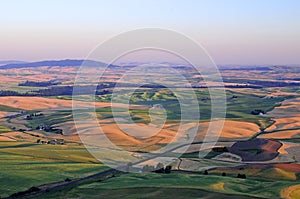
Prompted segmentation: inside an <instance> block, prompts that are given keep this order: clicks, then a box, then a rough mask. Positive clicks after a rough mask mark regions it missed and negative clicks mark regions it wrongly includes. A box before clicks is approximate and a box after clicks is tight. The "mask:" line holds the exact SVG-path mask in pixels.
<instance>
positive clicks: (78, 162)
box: [0, 142, 107, 197]
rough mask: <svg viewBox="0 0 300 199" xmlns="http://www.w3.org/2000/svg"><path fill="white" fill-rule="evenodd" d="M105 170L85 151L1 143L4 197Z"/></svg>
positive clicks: (0, 190) (0, 173)
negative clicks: (34, 187)
mask: <svg viewBox="0 0 300 199" xmlns="http://www.w3.org/2000/svg"><path fill="white" fill-rule="evenodd" d="M105 169H107V167H105V166H103V165H102V164H99V163H97V161H96V160H95V159H94V158H93V157H91V156H90V155H89V154H88V153H87V151H86V150H85V149H84V148H83V147H78V146H72V147H70V146H54V145H36V144H30V143H20V142H1V146H0V185H1V186H0V197H6V196H8V195H10V194H13V193H15V192H19V191H24V190H26V189H28V188H30V187H31V186H38V185H41V184H45V183H51V182H57V181H63V180H65V179H66V178H71V179H74V178H79V177H83V176H88V175H91V174H94V173H97V172H100V171H103V170H105Z"/></svg>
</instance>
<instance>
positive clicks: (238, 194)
mask: <svg viewBox="0 0 300 199" xmlns="http://www.w3.org/2000/svg"><path fill="white" fill-rule="evenodd" d="M222 183H224V185H223V186H217V185H218V184H222ZM295 184H297V182H288V181H270V180H263V179H255V178H254V179H237V178H233V177H223V176H216V175H208V176H207V175H201V174H199V175H198V174H188V175H187V174H154V173H144V174H123V175H121V176H116V177H113V178H110V179H108V180H105V181H103V182H94V183H89V184H82V185H79V186H77V187H74V188H73V189H71V190H69V189H68V191H67V192H64V191H63V190H59V191H50V192H49V193H45V194H42V195H41V196H39V198H54V197H55V198H100V197H105V198H116V197H123V198H155V197H158V195H159V197H160V196H162V198H170V199H171V198H174V196H175V198H177V194H179V195H178V197H179V198H202V197H203V196H205V197H209V196H211V197H212V198H279V197H280V191H281V189H283V188H285V187H288V186H290V185H295ZM164 190H166V192H165V193H163V192H164ZM173 191H175V192H173ZM167 193H168V194H167ZM175 193H176V194H175ZM161 194H162V195H161ZM214 194H215V195H214Z"/></svg>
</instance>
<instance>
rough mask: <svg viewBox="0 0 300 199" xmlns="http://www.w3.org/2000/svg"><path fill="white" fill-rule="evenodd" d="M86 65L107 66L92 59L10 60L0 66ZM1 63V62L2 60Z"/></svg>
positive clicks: (4, 67) (6, 67)
mask: <svg viewBox="0 0 300 199" xmlns="http://www.w3.org/2000/svg"><path fill="white" fill-rule="evenodd" d="M83 62H84V64H85V65H86V66H94V67H95V66H105V64H104V63H102V62H98V61H92V60H72V59H66V60H50V61H39V62H17V63H16V62H13V61H12V62H10V63H7V62H6V63H4V65H2V66H0V69H10V68H34V67H41V66H62V67H63V66H81V65H82V64H83ZM0 65H1V62H0Z"/></svg>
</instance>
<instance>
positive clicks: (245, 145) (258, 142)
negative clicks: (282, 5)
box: [0, 66, 300, 199]
mask: <svg viewBox="0 0 300 199" xmlns="http://www.w3.org/2000/svg"><path fill="white" fill-rule="evenodd" d="M275 69H276V70H279V69H277V68H276V67H275ZM275 69H274V70H275ZM76 70H77V69H76V67H67V66H66V67H64V68H61V67H59V66H51V67H50V66H49V67H47V66H41V67H38V70H37V69H30V68H15V69H7V70H4V69H1V70H0V77H1V78H3V80H5V81H6V82H5V84H3V83H1V84H0V88H1V90H2V96H1V97H0V165H1V166H0V168H1V171H0V176H1V177H0V197H7V196H9V195H11V194H14V193H17V192H20V191H25V190H28V189H29V188H30V187H39V188H42V189H43V187H51V186H54V185H57V184H64V183H67V182H69V181H70V182H72V183H73V182H74V181H76V180H77V179H79V180H80V179H82V178H84V177H86V176H89V175H92V174H98V173H101V172H102V171H107V170H108V169H109V168H108V167H106V166H104V165H103V164H102V163H101V162H99V161H98V160H97V159H95V158H94V157H93V156H92V155H91V154H89V153H88V151H87V149H86V148H85V146H83V145H82V140H83V139H88V140H91V141H94V142H95V143H96V142H97V139H96V138H97V136H98V134H99V129H96V128H93V127H91V126H90V124H89V123H88V122H87V123H85V124H84V123H82V124H77V125H75V124H74V119H73V116H74V115H73V112H72V103H73V102H72V96H71V95H70V94H64V93H60V94H58V95H47V96H36V95H35V92H37V91H41V90H43V89H53V88H55V89H58V91H59V89H60V88H61V87H64V86H66V88H69V87H70V86H72V83H73V81H74V78H75V75H76ZM92 70H93V69H91V71H92ZM272 70H273V69H272ZM185 71H186V69H184V70H182V73H184V72H185ZM124 72H126V68H120V69H108V70H107V71H105V75H104V78H103V79H101V83H102V87H101V88H100V89H99V90H97V91H98V94H97V95H96V96H89V95H86V94H83V95H78V96H76V99H77V100H78V101H77V104H78V106H79V107H80V108H81V113H80V114H81V115H80V117H81V119H82V120H83V121H88V119H89V117H90V116H91V112H90V110H89V109H87V108H88V107H89V108H90V107H91V106H92V105H95V108H96V115H97V118H98V123H99V124H100V126H101V127H102V130H103V131H104V132H105V136H106V137H107V138H108V139H109V140H110V141H111V142H113V143H114V144H115V145H117V146H118V147H120V148H121V149H125V150H128V151H130V161H132V162H135V161H143V159H147V158H149V157H154V158H152V159H151V158H150V159H149V160H148V161H146V162H143V163H142V165H143V166H156V164H158V163H160V162H159V160H160V159H159V158H168V159H170V160H172V163H171V166H172V170H171V173H170V174H167V173H165V174H155V173H148V172H144V171H141V170H137V169H136V168H134V166H133V169H136V171H140V172H141V173H140V174H125V173H121V174H118V175H117V174H112V175H111V176H109V177H108V178H103V179H102V178H91V179H90V180H89V181H84V182H79V183H78V182H74V184H73V185H71V186H69V185H64V186H62V187H61V188H59V189H57V190H56V189H53V190H51V191H49V190H48V191H47V192H46V191H45V190H46V189H45V190H44V192H43V193H41V194H38V195H30V194H29V195H28V198H99V197H105V198H117V197H125V196H128V197H125V198H149V197H150V198H156V197H159V198H174V197H176V198H197V197H198V198H202V197H207V198H249V199H250V198H270V199H271V198H280V197H282V198H293V199H297V198H298V197H299V186H298V184H299V179H300V178H299V177H300V164H299V161H300V155H299V150H300V145H299V143H300V141H299V140H300V137H299V135H300V134H299V133H300V123H299V118H300V115H299V107H300V101H299V94H300V90H299V88H298V87H297V86H290V85H289V84H287V82H288V81H283V80H278V81H277V80H276V78H279V77H281V76H282V74H280V73H281V72H280V73H279V72H278V71H277V72H274V74H273V75H272V76H270V77H265V74H264V73H263V72H262V71H256V70H254V71H252V72H249V71H244V70H243V71H238V72H239V74H240V76H241V78H236V77H235V76H236V74H237V71H236V70H224V71H222V75H224V81H225V83H226V86H227V88H226V92H225V93H226V96H225V98H226V106H227V111H226V118H215V120H214V121H210V117H211V113H210V112H211V102H210V100H211V99H210V97H211V96H210V94H209V92H208V90H207V89H206V88H202V87H195V88H194V91H195V95H196V96H197V101H196V100H191V101H190V103H191V104H193V106H187V111H188V112H189V111H190V112H192V111H193V108H195V106H197V105H198V106H199V109H200V120H195V119H194V118H192V117H191V118H187V119H186V120H185V121H183V125H182V126H181V127H180V120H181V112H180V104H179V102H178V100H177V98H176V96H175V95H174V94H173V93H172V92H171V90H170V89H167V88H160V87H155V86H154V87H153V88H151V86H150V87H149V88H147V87H140V88H138V89H136V91H135V93H134V94H133V95H132V96H130V105H131V106H130V108H129V110H127V109H126V107H127V106H126V103H125V99H126V98H128V97H129V96H128V95H129V94H128V92H127V91H128V90H129V87H130V86H132V85H133V86H134V83H137V80H132V81H126V82H122V83H124V85H123V86H124V88H123V89H122V92H120V93H121V94H120V95H116V96H115V97H116V101H118V102H119V103H114V104H113V105H114V108H115V109H114V110H115V112H114V115H113V113H112V107H111V106H112V104H111V99H112V91H113V85H114V83H115V82H116V81H117V80H118V78H120V77H121V76H122V74H123V73H124ZM189 72H191V71H189ZM286 73H288V74H287V75H286V76H285V77H287V78H297V76H296V75H295V74H293V73H294V72H290V71H288V70H287V72H286ZM86 75H87V77H88V75H89V74H88V72H87V73H86ZM186 75H189V77H192V79H191V81H192V83H193V84H194V85H199V81H201V78H200V77H199V76H197V75H194V74H193V73H192V74H186ZM8 77H9V78H8ZM274 78H275V79H274ZM54 80H55V81H59V83H60V84H59V85H56V84H53V85H52V84H51V85H50V86H41V85H44V84H48V83H49V81H50V83H51V81H54ZM26 81H29V84H33V85H35V86H20V84H24V83H26ZM245 82H246V83H245ZM247 82H248V83H247ZM81 83H82V84H83V85H84V84H85V82H84V81H83V82H81ZM275 83H276V84H278V85H279V86H278V87H274V86H272V85H274V84H275ZM293 83H295V82H293ZM27 84H28V82H27ZM236 85H237V86H236ZM282 85H284V86H282ZM55 89H54V91H55V92H56V90H55ZM217 89H218V88H217ZM178 90H180V96H179V97H186V98H188V99H190V98H191V93H190V92H188V91H187V90H186V88H185V87H182V88H181V87H180V88H178ZM58 91H57V92H58ZM25 94H26V96H25ZM94 97H95V98H94ZM177 97H178V96H177ZM94 99H95V100H96V102H95V103H94V102H93V100H94ZM215 100H216V101H220V99H218V98H216V99H215ZM163 111H165V116H166V120H165V122H164V123H163V124H162V125H159V124H155V123H153V121H154V120H153V119H157V118H158V119H160V116H162V115H163V114H162V113H163ZM126 114H129V115H130V117H131V119H132V121H133V122H134V123H133V124H131V123H130V122H129V121H128V120H126V118H125V117H124V115H126ZM151 114H152V115H151ZM153 116H154V117H153ZM151 122H152V123H151ZM146 126H147V128H145V127H146ZM197 126H199V128H198V129H196V132H197V133H196V136H195V138H191V137H190V132H191V130H193V129H195V128H197ZM209 126H211V127H212V129H211V130H212V131H211V132H210V134H208V128H209ZM161 127H162V128H161ZM218 127H220V129H222V130H221V132H220V134H219V132H216V129H218ZM179 129H181V131H180V132H178V131H179ZM205 136H207V137H206V139H205ZM182 140H191V142H192V144H191V145H182V146H178V147H176V148H174V149H170V150H169V151H167V152H166V153H164V154H160V155H159V154H156V152H155V151H156V150H158V149H161V148H163V147H165V146H166V145H167V144H169V143H173V144H176V143H177V142H179V141H182ZM205 140H209V141H214V142H216V144H215V145H213V146H209V145H206V143H203V142H204V141H205ZM202 146H209V147H206V148H205V147H204V148H202ZM89 147H92V148H94V150H96V147H95V145H91V146H87V148H89ZM181 153H182V154H181ZM158 155H159V157H156V156H158ZM110 156H111V157H112V156H113V154H106V157H110ZM148 164H149V165H148ZM165 166H166V165H165Z"/></svg>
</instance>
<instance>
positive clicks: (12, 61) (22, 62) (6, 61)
mask: <svg viewBox="0 0 300 199" xmlns="http://www.w3.org/2000/svg"><path fill="white" fill-rule="evenodd" d="M24 63H27V62H24V61H16V60H5V61H0V66H1V65H7V64H24Z"/></svg>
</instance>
